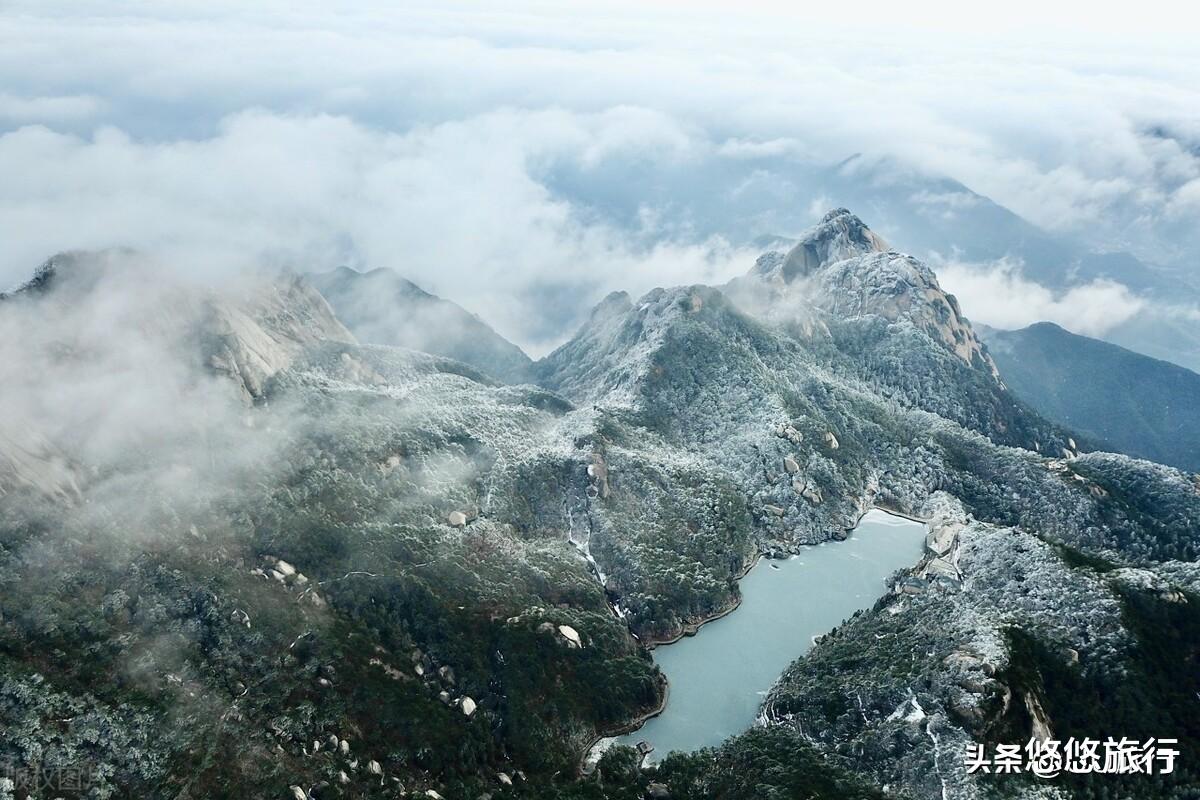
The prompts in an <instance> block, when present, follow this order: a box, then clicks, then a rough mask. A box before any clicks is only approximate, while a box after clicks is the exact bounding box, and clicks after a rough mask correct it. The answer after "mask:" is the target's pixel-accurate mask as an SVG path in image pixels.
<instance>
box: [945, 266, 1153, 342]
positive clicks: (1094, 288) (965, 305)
mask: <svg viewBox="0 0 1200 800" xmlns="http://www.w3.org/2000/svg"><path fill="white" fill-rule="evenodd" d="M938 280H939V282H940V283H941V284H942V286H943V288H945V289H946V291H948V292H950V293H951V294H953V295H955V296H956V297H957V298H958V301H959V304H960V305H961V306H962V309H963V312H964V313H965V314H966V315H967V317H969V318H970V319H971V320H972V321H973V322H981V323H983V324H985V325H990V326H992V327H994V328H1001V329H1006V330H1011V329H1015V328H1024V327H1025V326H1027V325H1032V324H1033V323H1035V322H1044V321H1048V322H1054V323H1057V324H1058V325H1061V326H1062V327H1064V328H1066V329H1067V330H1070V331H1073V332H1075V333H1080V334H1084V335H1085V336H1103V335H1104V334H1105V333H1107V332H1108V331H1110V330H1112V329H1113V328H1115V327H1117V326H1118V325H1120V324H1121V323H1123V322H1126V321H1127V320H1129V319H1131V318H1133V317H1134V316H1135V315H1137V314H1138V313H1140V312H1141V311H1143V310H1144V309H1145V308H1146V300H1145V299H1144V298H1142V297H1139V296H1138V295H1136V294H1134V293H1133V292H1131V291H1130V290H1129V288H1128V287H1126V286H1123V285H1122V284H1119V283H1115V282H1113V281H1109V280H1095V281H1091V282H1090V283H1086V284H1081V285H1078V286H1074V287H1072V288H1070V289H1067V290H1065V291H1062V292H1055V291H1053V290H1051V289H1049V288H1047V287H1045V286H1042V285H1040V284H1038V283H1035V282H1034V281H1031V280H1029V279H1028V278H1026V277H1025V276H1024V275H1023V274H1022V272H1021V267H1020V265H1019V264H1014V263H1012V262H1007V261H1005V262H1000V263H996V264H963V263H956V262H950V263H946V264H942V265H940V266H939V267H938Z"/></svg>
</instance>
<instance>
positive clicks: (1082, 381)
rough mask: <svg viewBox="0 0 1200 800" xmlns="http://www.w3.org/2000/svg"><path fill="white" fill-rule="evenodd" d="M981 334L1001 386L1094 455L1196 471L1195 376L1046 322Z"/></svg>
mask: <svg viewBox="0 0 1200 800" xmlns="http://www.w3.org/2000/svg"><path fill="white" fill-rule="evenodd" d="M981 332H982V335H983V337H984V340H985V341H986V343H987V345H988V349H989V351H990V353H991V356H992V358H993V359H994V360H995V362H996V365H997V366H998V367H999V369H1000V374H1001V375H1002V376H1003V378H1004V382H1005V383H1006V384H1008V386H1009V388H1011V389H1012V390H1013V392H1015V393H1016V395H1017V396H1018V397H1020V398H1021V399H1023V400H1025V401H1026V402H1027V403H1029V404H1030V405H1031V406H1032V407H1033V408H1035V409H1036V410H1037V411H1038V412H1039V413H1041V414H1043V415H1044V416H1045V417H1046V418H1047V419H1051V420H1053V421H1055V422H1058V423H1060V424H1062V425H1064V426H1066V427H1068V428H1070V429H1072V430H1074V431H1076V432H1078V433H1079V434H1081V435H1082V436H1083V437H1085V438H1086V440H1087V442H1088V443H1089V444H1090V445H1092V446H1094V447H1096V448H1100V449H1106V450H1113V451H1115V452H1119V453H1127V454H1129V455H1131V456H1137V457H1138V458H1146V459H1149V460H1151V461H1158V462H1161V463H1163V464H1172V465H1174V466H1177V467H1181V468H1183V469H1189V470H1195V471H1200V375H1198V374H1196V373H1195V372H1192V371H1191V370H1188V369H1185V368H1183V367H1180V366H1177V365H1175V364H1171V363H1168V362H1166V361H1159V360H1158V359H1154V358H1150V357H1148V356H1144V355H1141V354H1140V353H1135V352H1133V351H1131V350H1126V349H1125V348H1123V347H1118V346H1117V345H1114V344H1109V343H1108V342H1102V341H1098V340H1096V339H1089V338H1088V337H1086V336H1079V335H1077V334H1074V333H1071V332H1069V331H1066V330H1063V329H1062V328H1060V327H1059V326H1057V325H1055V324H1053V323H1050V322H1039V323H1038V324H1036V325H1030V326H1029V327H1028V328H1023V329H1022V330H1018V331H1000V330H993V329H986V328H985V329H982V330H981ZM1081 441H1083V439H1081Z"/></svg>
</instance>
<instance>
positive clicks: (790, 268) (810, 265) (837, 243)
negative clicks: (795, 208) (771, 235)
mask: <svg viewBox="0 0 1200 800" xmlns="http://www.w3.org/2000/svg"><path fill="white" fill-rule="evenodd" d="M890 249H891V248H890V247H889V245H888V243H887V242H885V241H884V240H883V239H882V238H881V237H880V236H879V235H878V234H876V233H875V232H874V231H872V230H871V229H870V228H868V227H867V225H866V223H864V222H863V221H862V220H861V219H859V218H858V217H857V216H855V215H854V214H852V213H851V212H850V211H849V210H848V209H845V208H835V209H833V210H832V211H830V212H828V213H827V214H826V215H825V216H824V217H822V218H821V221H820V222H819V223H817V224H816V225H815V226H813V227H812V228H810V229H809V230H808V231H806V232H805V233H804V234H802V235H801V237H800V241H798V242H797V243H796V244H795V246H794V247H792V249H791V250H789V251H788V253H787V255H785V256H784V257H783V258H782V259H779V258H776V259H771V260H768V261H765V262H764V261H763V260H762V259H760V260H759V263H758V264H756V265H755V271H756V272H758V273H759V274H762V275H764V276H766V277H778V278H779V279H781V280H783V281H784V282H786V283H791V282H792V281H793V280H795V279H796V278H798V277H803V276H805V275H811V274H812V273H813V272H814V271H816V270H818V269H820V268H821V267H825V266H828V265H829V264H834V263H836V262H838V261H843V260H845V259H847V258H853V257H855V256H862V255H867V254H869V253H886V252H887V251H888V250H890Z"/></svg>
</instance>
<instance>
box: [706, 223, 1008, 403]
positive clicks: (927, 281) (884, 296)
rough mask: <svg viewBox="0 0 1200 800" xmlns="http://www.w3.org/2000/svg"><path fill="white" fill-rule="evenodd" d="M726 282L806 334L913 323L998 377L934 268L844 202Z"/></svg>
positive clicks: (747, 302) (743, 301)
mask: <svg viewBox="0 0 1200 800" xmlns="http://www.w3.org/2000/svg"><path fill="white" fill-rule="evenodd" d="M725 288H726V291H727V292H728V293H729V294H730V295H731V297H733V298H734V300H735V301H736V302H738V303H739V304H740V305H742V306H743V307H745V308H747V309H748V310H750V311H751V312H752V313H754V314H756V315H757V316H763V317H766V318H768V319H775V320H790V321H802V322H803V323H804V325H805V326H806V328H807V329H808V330H809V331H810V334H811V332H824V331H826V330H828V325H829V324H830V323H834V322H839V321H842V322H844V321H846V320H853V319H865V318H868V317H878V318H882V319H883V320H884V321H886V322H887V323H888V324H906V323H907V324H911V325H912V326H914V327H916V328H918V329H920V330H922V331H924V332H925V333H926V334H928V335H929V336H930V337H932V338H933V339H934V340H935V341H937V342H940V343H941V344H942V345H943V346H944V347H946V349H948V350H949V351H950V352H951V353H953V354H954V355H955V356H957V357H958V358H959V359H961V360H962V361H964V362H965V363H967V364H968V365H971V366H972V367H976V368H978V369H980V370H982V371H984V372H985V373H987V374H989V375H990V376H992V378H993V379H995V380H998V372H997V370H996V367H995V364H994V363H992V360H991V357H990V356H989V355H988V354H987V351H986V349H985V348H984V347H983V345H982V344H981V343H980V340H979V338H978V337H977V336H976V335H975V332H974V330H972V328H971V325H970V323H969V322H968V321H967V319H966V317H965V316H964V315H963V313H962V309H961V308H959V305H958V300H957V299H955V297H954V295H951V294H949V293H947V292H945V291H944V290H943V289H942V288H941V286H940V285H939V284H938V280H937V276H936V275H935V274H934V272H933V270H932V269H930V268H929V266H928V265H926V264H925V263H923V262H921V261H919V260H918V259H916V258H913V257H912V256H910V255H906V254H904V253H899V252H897V251H895V250H892V249H891V248H890V247H889V246H888V244H887V243H886V242H885V241H884V240H883V239H882V238H880V237H879V236H878V235H877V234H876V233H874V232H873V231H872V230H871V229H870V228H868V227H867V225H866V224H865V223H864V222H863V221H862V220H861V219H859V218H858V217H857V216H855V215H854V214H852V213H851V212H850V211H848V210H846V209H844V208H837V209H834V210H832V211H830V212H829V213H827V214H826V215H825V216H824V217H823V218H822V219H821V222H820V223H818V224H817V225H816V226H815V227H813V228H811V229H810V230H809V231H808V232H807V233H805V234H804V235H803V236H802V237H801V238H800V241H799V242H798V243H797V244H796V245H795V247H793V248H792V249H791V250H790V251H789V252H788V253H787V254H786V255H785V254H781V253H778V252H772V253H766V254H764V255H762V256H761V257H760V258H759V259H758V261H757V262H756V263H755V265H754V267H753V268H752V269H751V270H750V272H749V274H748V275H746V276H745V277H743V278H739V279H735V280H733V281H731V282H730V283H729V284H728V285H727V286H726V287H725Z"/></svg>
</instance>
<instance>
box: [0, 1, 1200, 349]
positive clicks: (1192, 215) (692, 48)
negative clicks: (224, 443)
mask: <svg viewBox="0 0 1200 800" xmlns="http://www.w3.org/2000/svg"><path fill="white" fill-rule="evenodd" d="M248 5H250V4H246V3H235V2H225V0H206V1H205V2H195V3H187V2H172V3H161V2H143V3H118V4H113V3H84V2H80V3H66V2H46V0H38V1H37V2H27V3H26V2H0V176H3V177H2V179H0V240H2V241H3V242H4V247H3V248H2V249H0V284H12V283H14V282H16V281H18V280H20V279H21V278H22V277H23V276H25V275H27V274H28V273H29V272H30V271H31V270H32V269H33V267H35V266H36V265H37V264H38V263H39V262H40V261H42V260H43V259H44V258H45V257H47V256H48V255H50V254H52V253H54V252H57V251H60V250H64V249H71V248H100V247H107V246H114V245H130V246H134V247H138V248H143V249H148V250H151V251H159V252H162V253H164V254H167V255H168V256H169V260H170V261H171V262H172V263H174V264H177V265H178V266H179V268H181V269H185V270H189V271H192V272H195V273H203V274H213V275H222V274H227V273H228V272H229V271H233V270H238V269H243V268H245V267H246V266H247V265H250V264H261V263H285V264H288V265H291V266H293V267H295V268H298V269H302V270H309V269H328V268H332V267H333V266H336V265H338V264H343V263H345V264H351V265H354V266H359V267H376V266H388V267H392V268H395V269H397V270H398V271H400V272H402V273H404V274H405V275H407V276H408V277H410V278H411V279H413V280H415V281H417V282H418V283H420V284H422V285H424V286H425V287H426V288H428V289H430V290H432V291H435V292H437V293H439V294H442V295H445V296H448V297H451V298H452V299H455V300H457V301H459V302H460V303H462V304H463V305H465V306H467V307H468V308H469V309H470V310H472V311H475V312H477V313H479V314H480V315H481V316H483V317H484V318H485V319H486V320H487V321H488V322H490V323H492V324H493V325H494V326H495V327H497V328H498V329H499V330H500V331H501V332H502V333H504V334H505V335H507V336H509V337H511V338H513V339H514V340H516V341H518V342H519V343H521V344H523V345H525V346H526V347H528V348H529V349H531V350H532V351H533V352H535V353H537V352H542V351H544V350H545V349H546V348H547V347H549V346H550V345H552V344H554V343H555V342H557V341H559V340H561V338H562V336H563V326H564V325H568V324H570V323H571V322H572V321H573V320H575V319H577V318H578V315H579V313H580V310H581V309H582V308H583V307H585V306H586V305H588V304H590V303H592V302H594V301H595V300H596V299H598V298H599V297H600V296H602V295H603V294H604V293H605V292H607V291H609V290H611V289H615V288H623V289H628V290H630V291H633V292H639V291H644V290H646V289H649V288H651V287H653V286H655V285H661V284H672V283H692V282H716V281H720V280H724V279H726V278H728V277H731V276H732V275H734V274H737V273H739V272H742V271H744V270H745V269H747V268H748V267H749V265H750V263H752V261H753V258H754V255H755V254H756V253H755V251H754V249H753V247H750V246H749V244H748V242H747V239H748V238H749V236H750V235H751V233H753V234H755V235H757V234H759V233H764V232H771V233H777V234H782V235H788V234H794V233H796V232H797V231H799V230H801V229H802V228H803V227H804V226H805V225H807V224H809V223H811V222H812V221H813V219H814V216H815V215H817V214H819V213H821V212H822V211H823V210H824V209H823V208H822V207H821V203H820V200H821V198H820V197H811V196H806V195H805V194H804V192H803V190H802V189H803V187H800V188H799V189H797V188H794V187H791V186H790V185H789V189H788V191H786V192H784V191H781V192H778V193H777V202H776V205H777V206H778V208H777V209H776V213H774V214H773V215H772V216H770V217H769V221H767V222H764V223H763V224H764V225H767V226H769V227H770V228H772V230H770V231H766V230H755V231H753V232H750V231H747V236H746V237H742V238H739V237H737V236H735V235H731V234H730V232H729V231H728V230H724V229H721V228H720V226H718V225H715V224H713V223H712V220H711V216H710V217H707V218H704V219H701V218H699V217H692V216H689V213H688V209H689V208H691V204H694V201H695V200H696V198H697V197H700V196H703V195H705V193H706V192H719V193H720V194H719V196H716V197H714V198H710V200H711V201H712V203H711V204H713V205H715V206H716V207H717V208H721V207H724V204H727V205H728V207H729V208H730V211H731V215H736V212H737V210H738V209H739V208H742V207H744V205H745V203H746V202H748V201H747V199H746V198H747V196H748V194H749V193H754V192H759V193H761V192H762V191H764V190H763V189H762V186H764V185H769V184H770V181H769V178H770V177H771V176H769V175H768V176H766V178H764V176H763V175H762V174H761V172H762V170H761V169H760V168H758V167H756V166H754V165H753V163H752V161H753V159H755V158H763V157H768V156H769V157H770V158H771V159H774V161H772V163H773V164H784V163H795V164H796V165H800V166H802V167H804V168H816V167H821V166H827V165H831V164H835V163H837V162H838V161H840V160H842V159H844V158H846V157H848V156H850V155H852V154H854V153H864V154H867V155H868V156H870V157H872V158H879V159H887V160H889V163H894V164H897V165H902V166H903V167H904V168H905V169H911V170H914V171H915V172H917V173H920V174H927V175H930V176H948V177H950V178H953V179H955V180H958V181H961V182H962V183H964V184H965V185H966V186H967V187H969V188H970V189H971V190H973V191H975V192H978V193H980V194H982V195H985V196H987V197H989V198H991V199H992V200H995V201H996V202H998V203H1000V204H1001V205H1003V206H1005V207H1007V208H1009V209H1012V210H1013V211H1015V212H1016V213H1018V214H1020V215H1022V216H1023V217H1024V218H1025V219H1027V220H1029V221H1031V222H1033V223H1035V224H1036V225H1038V226H1039V227H1041V228H1043V229H1045V230H1046V231H1049V232H1051V233H1053V234H1055V235H1059V236H1063V237H1068V238H1070V239H1072V240H1074V241H1081V242H1084V243H1087V244H1089V245H1090V246H1094V247H1095V248H1096V249H1101V250H1106V249H1126V250H1130V251H1132V252H1135V253H1136V254H1137V255H1139V256H1140V257H1141V258H1143V259H1144V260H1149V261H1155V262H1161V263H1173V264H1176V265H1179V264H1187V263H1190V261H1191V260H1192V258H1193V256H1194V253H1195V247H1196V244H1197V242H1200V238H1198V237H1197V233H1196V228H1197V226H1196V224H1195V220H1196V219H1197V218H1198V216H1200V48H1197V47H1196V45H1195V42H1196V41H1197V37H1198V36H1200V25H1198V24H1197V18H1196V14H1195V12H1187V11H1184V10H1182V7H1181V6H1180V4H1178V3H1165V2H1141V3H1138V4H1136V7H1129V6H1126V7H1124V8H1123V9H1122V10H1121V11H1120V12H1115V11H1109V10H1107V9H1105V8H1103V7H1101V4H1095V5H1092V4H1089V5H1086V6H1085V5H1082V4H1061V5H1055V4H1051V3H1045V2H1041V3H1033V2H1016V3H1013V2H1009V3H1005V4H1001V6H1000V7H998V8H997V9H996V10H994V11H991V12H988V13H986V14H981V13H980V12H977V11H974V10H972V9H970V8H968V6H969V5H971V4H964V3H951V2H935V3H905V4H894V3H892V4H882V3H881V4H871V3H854V4H835V3H829V4H822V5H820V6H819V7H817V8H816V9H807V8H805V9H803V10H798V9H797V6H796V4H786V5H785V4H782V3H780V4H775V3H749V4H747V3H738V4H732V3H730V4H724V3H716V2H709V3H695V2H686V3H685V2H664V1H662V0H660V1H659V2H644V1H643V2H639V3H637V4H619V3H603V4H592V5H587V4H567V3H549V2H547V3H532V2H523V3H485V4H477V5H476V4H468V3H446V2H440V3H436V4H434V3H430V4H409V3H380V4H377V5H374V6H373V5H370V4H362V5H353V6H350V5H347V4H330V3H304V2H286V3H282V2H281V3H278V4H272V3H256V4H253V10H247V8H245V6H248ZM334 5H337V6H339V7H340V6H343V5H347V8H348V9H349V10H346V9H340V10H339V11H337V12H334V11H331V10H330V7H332V6H334ZM806 5H807V4H806ZM735 9H736V10H735ZM754 163H757V162H754ZM639 164H654V165H656V168H659V169H660V173H661V174H658V177H657V178H656V180H658V182H659V184H660V185H655V186H653V187H650V186H647V187H646V193H645V196H646V197H647V198H652V200H651V199H647V200H646V201H645V202H643V203H641V204H639V207H638V208H637V214H636V216H635V217H633V218H631V219H623V220H622V219H617V218H615V217H611V216H606V215H605V214H603V213H599V212H598V211H597V207H596V198H597V197H600V198H603V197H607V196H609V195H611V194H613V193H614V192H616V191H617V190H618V189H621V190H623V191H624V192H625V193H626V194H629V193H630V192H629V184H630V183H631V182H632V183H634V184H635V186H634V190H633V192H632V194H633V195H634V196H640V194H639V192H638V188H637V187H636V182H637V179H638V175H639V174H644V173H640V172H639V168H638V165H639ZM662 165H671V166H672V167H673V169H671V170H667V171H665V172H664V171H662V170H661V167H662ZM739 170H744V171H745V178H746V179H745V181H744V182H741V183H737V182H735V183H734V184H730V183H729V182H724V183H721V184H720V186H719V187H718V186H717V185H716V184H711V185H710V184H708V183H706V181H708V180H709V176H711V175H715V174H718V173H720V174H721V175H729V174H733V175H735V176H736V175H738V174H739V173H738V171H739ZM564 175H569V176H571V179H570V181H569V182H567V181H565V179H563V178H562V176H564ZM663 176H667V177H663ZM731 185H735V187H736V188H734V189H731V188H730V186H731ZM761 197H762V195H761V194H760V195H759V198H758V199H759V200H760V201H761ZM772 198H776V195H772ZM773 202H774V200H773ZM759 205H761V202H760V203H759ZM864 216H865V215H864ZM867 221H868V223H870V222H871V220H870V219H867ZM892 233H893V238H895V233H896V232H892ZM898 233H899V236H900V238H901V239H903V234H904V232H903V231H899V232H898ZM902 243H903V242H901V244H902ZM951 244H953V243H951ZM956 268H957V269H958V272H957V273H955V272H954V270H953V269H948V270H947V272H948V274H956V275H958V277H959V280H960V282H961V285H962V286H963V287H964V288H965V289H966V291H967V292H971V291H975V292H976V294H978V295H979V299H976V300H974V306H973V305H972V298H971V297H970V296H969V295H968V296H967V297H965V298H964V306H965V308H966V312H967V314H968V315H969V316H972V317H974V318H978V319H981V320H982V321H985V322H986V321H993V322H994V321H996V319H997V317H998V316H999V315H1001V314H1003V315H1004V317H1005V321H1006V324H1007V323H1011V322H1012V319H1011V318H1012V317H1013V315H1014V314H1015V315H1016V316H1017V317H1020V316H1021V313H1020V312H1022V311H1024V313H1025V316H1029V315H1030V314H1031V313H1033V312H1032V311H1030V309H1031V308H1034V307H1036V308H1038V309H1040V311H1039V312H1038V313H1041V314H1044V315H1051V316H1053V315H1054V314H1058V313H1060V312H1061V314H1063V315H1069V314H1074V312H1073V311H1071V310H1070V309H1071V308H1073V307H1076V306H1078V304H1079V303H1081V302H1092V301H1093V298H1100V299H1095V300H1094V302H1095V303H1101V302H1109V303H1116V304H1118V305H1120V306H1121V309H1124V310H1130V309H1134V310H1136V307H1137V303H1139V302H1140V301H1139V300H1138V298H1136V297H1133V296H1132V295H1130V294H1129V293H1128V292H1126V293H1124V294H1122V293H1121V292H1122V290H1121V289H1120V288H1119V287H1118V289H1117V290H1114V291H1116V294H1114V293H1113V292H1112V291H1110V292H1108V293H1107V294H1106V293H1105V292H1103V291H1100V292H1097V291H1090V293H1089V292H1083V293H1081V294H1076V295H1075V296H1072V297H1071V298H1065V297H1064V296H1062V295H1057V296H1056V295H1053V294H1041V295H1038V297H1040V298H1041V301H1040V302H1039V303H1038V304H1031V305H1028V306H1023V305H1022V304H1021V303H1020V302H1019V300H1020V296H1022V295H1024V294H1027V293H1028V291H1029V285H1028V283H1023V282H1025V281H1027V280H1029V279H1031V278H1030V276H1028V275H1025V276H1021V275H1019V271H1020V269H1021V267H1020V265H1018V266H1017V267H1015V268H1014V266H1013V265H1012V264H1011V263H1005V264H1002V265H999V267H997V269H999V270H1000V271H999V272H996V271H995V270H993V269H992V266H988V265H984V267H981V268H980V270H985V271H987V270H990V271H987V272H986V276H985V277H987V278H988V279H989V280H990V283H989V282H988V280H983V279H982V278H981V272H980V270H976V271H975V272H974V273H972V272H970V269H969V268H964V267H961V266H960V267H956ZM964 269H967V271H966V272H964V271H963V270H964ZM1014 269H1016V270H1017V273H1018V274H1014ZM964 275H965V277H963V276H964ZM997 276H999V279H997ZM1033 277H1034V278H1036V276H1033ZM951 288H955V287H953V286H952V287H951ZM1085 288H1090V289H1096V288H1101V289H1103V288H1104V287H1085ZM1109 288H1110V289H1111V288H1112V287H1109ZM1039 291H1040V290H1039ZM998 292H1000V293H1003V292H1007V294H1006V295H1005V296H1004V297H1002V298H1001V299H1000V301H999V302H997V303H996V304H995V306H994V307H992V306H991V305H989V302H988V298H990V297H992V296H994V295H996V294H997V293H998ZM1013 292H1017V293H1018V294H1017V295H1014V294H1013ZM1114 298H1115V299H1114ZM1014 300H1015V301H1016V302H1014ZM1065 301H1067V302H1066V305H1064V302H1065ZM1091 308H1092V313H1091V315H1090V317H1088V318H1090V319H1094V320H1098V322H1097V323H1096V325H1097V326H1098V327H1100V328H1102V327H1103V323H1104V320H1105V319H1107V318H1108V313H1109V308H1108V307H1107V306H1100V305H1094V306H1092V307H1091ZM1118 310H1120V309H1118ZM1082 318H1083V317H1082V316H1080V319H1082ZM1016 321H1017V322H1022V321H1026V320H1023V319H1017V320H1016ZM1027 321H1034V320H1032V319H1029V320H1027ZM1060 321H1061V320H1060ZM1093 332H1096V331H1093Z"/></svg>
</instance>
